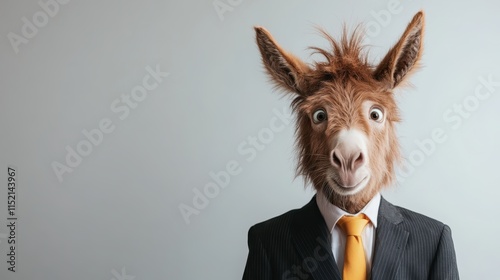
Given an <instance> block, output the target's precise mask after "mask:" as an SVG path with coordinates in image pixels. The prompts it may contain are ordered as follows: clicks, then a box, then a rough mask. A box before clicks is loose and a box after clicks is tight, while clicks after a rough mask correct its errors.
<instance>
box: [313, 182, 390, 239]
mask: <svg viewBox="0 0 500 280" xmlns="http://www.w3.org/2000/svg"><path fill="white" fill-rule="evenodd" d="M380 199H381V195H380V193H377V194H376V195H375V196H374V197H373V198H372V199H371V200H370V201H369V202H368V203H367V204H366V205H365V207H363V209H361V211H359V212H358V213H356V214H354V215H353V214H350V213H347V212H346V211H344V210H342V209H340V208H339V207H337V206H335V205H333V204H331V203H330V201H328V199H327V198H326V197H325V195H324V194H323V192H318V193H317V194H316V203H317V204H318V208H319V211H320V212H321V215H322V216H323V218H324V219H325V222H326V225H327V226H328V229H329V230H330V232H332V231H333V228H334V227H335V225H336V224H337V222H338V221H339V220H340V218H342V217H343V216H355V215H357V214H361V213H363V214H365V215H366V216H368V218H369V219H370V222H371V223H372V224H373V226H374V227H375V228H377V217H378V208H379V206H380Z"/></svg>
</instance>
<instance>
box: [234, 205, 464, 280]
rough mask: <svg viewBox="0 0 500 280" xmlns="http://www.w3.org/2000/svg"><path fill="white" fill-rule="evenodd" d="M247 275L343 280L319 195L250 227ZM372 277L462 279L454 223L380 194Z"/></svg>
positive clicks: (250, 278)
mask: <svg viewBox="0 0 500 280" xmlns="http://www.w3.org/2000/svg"><path fill="white" fill-rule="evenodd" d="M248 247H249V253H248V259H247V263H246V267H245V272H244V274H243V279H244V280H264V279H266V280H271V279H276V280H278V279H279V280H299V279H314V280H333V279H335V280H340V279H342V276H341V275H342V273H340V271H339V269H338V267H337V265H336V262H335V260H334V257H333V254H332V246H331V234H330V232H329V230H328V229H327V226H326V223H325V221H324V219H323V216H322V215H321V213H320V211H319V208H318V205H317V204H316V198H315V197H313V199H312V200H311V201H310V202H309V203H308V204H307V205H305V206H304V207H302V208H301V209H296V210H292V211H289V212H287V213H285V214H283V215H281V216H278V217H275V218H272V219H270V220H268V221H265V222H262V223H259V224H257V225H254V226H252V227H251V228H250V230H249V232H248ZM371 279H372V280H391V279H394V280H406V279H412V280H413V279H419V280H420V279H436V280H437V279H439V280H443V279H451V280H455V279H459V276H458V268H457V263H456V257H455V249H454V246H453V240H452V237H451V231H450V228H449V227H448V226H447V225H445V224H443V223H441V222H438V221H436V220H433V219H431V218H428V217H426V216H424V215H421V214H418V213H415V212H412V211H410V210H407V209H404V208H401V207H397V206H394V205H392V204H390V203H389V202H387V201H386V200H385V199H384V198H382V199H381V202H380V208H379V214H378V225H377V229H376V236H375V251H374V256H373V263H372V271H371Z"/></svg>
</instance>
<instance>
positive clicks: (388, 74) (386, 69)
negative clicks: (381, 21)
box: [374, 11, 424, 89]
mask: <svg viewBox="0 0 500 280" xmlns="http://www.w3.org/2000/svg"><path fill="white" fill-rule="evenodd" d="M423 32H424V13H423V12H422V11H420V12H418V13H417V14H416V15H415V16H414V17H413V19H412V21H411V22H410V24H408V27H406V30H405V32H404V33H403V36H401V38H400V39H399V41H398V42H397V43H396V45H394V47H392V49H391V50H389V52H388V53H387V55H386V56H385V57H384V59H383V60H382V61H381V62H380V64H379V65H378V67H377V69H376V70H375V72H374V77H375V79H377V80H379V81H382V82H385V83H386V84H387V85H388V87H389V88H391V89H392V88H395V87H396V86H398V85H399V84H400V83H401V82H403V81H404V80H405V77H407V76H408V74H409V73H411V72H412V71H413V70H415V69H417V68H418V66H419V61H420V57H421V56H422V50H423V46H422V45H423Z"/></svg>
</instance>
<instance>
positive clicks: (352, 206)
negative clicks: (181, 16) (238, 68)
mask: <svg viewBox="0 0 500 280" xmlns="http://www.w3.org/2000/svg"><path fill="white" fill-rule="evenodd" d="M423 29H424V15H423V13H422V12H418V13H417V14H416V15H415V16H414V18H413V20H412V21H411V22H410V23H409V25H408V27H407V28H406V30H405V32H404V33H403V35H402V36H401V38H400V39H399V41H398V42H397V43H396V44H395V45H394V46H393V47H392V49H390V50H389V52H388V53H387V55H386V56H385V57H384V58H383V59H382V61H381V62H380V63H379V64H378V65H377V66H372V65H371V64H370V63H368V60H367V57H366V55H365V54H364V52H363V51H362V45H361V42H362V39H363V38H362V36H361V33H360V32H359V30H355V32H354V33H353V34H352V35H351V36H348V35H347V34H346V32H345V30H344V33H343V36H342V38H341V39H340V40H335V39H333V38H332V37H331V36H330V35H328V34H326V33H325V32H323V33H324V35H325V37H326V38H327V39H328V40H329V42H330V43H331V46H332V49H331V51H329V50H324V49H320V48H316V47H312V48H311V49H313V50H315V51H316V52H317V53H319V54H321V55H323V56H324V57H325V61H321V62H315V63H314V64H313V65H308V64H306V63H304V62H303V61H301V60H300V59H299V58H297V57H295V56H293V55H292V54H290V53H288V52H286V51H285V50H284V49H282V48H281V47H280V46H279V45H278V44H277V43H276V41H275V40H274V38H273V37H272V36H271V34H270V33H269V32H268V31H267V30H266V29H264V28H263V27H256V28H255V31H256V36H257V37H256V38H257V44H258V46H259V49H260V52H261V55H262V61H263V64H264V66H265V68H266V70H267V73H268V74H269V76H270V77H271V79H272V81H273V82H274V83H275V84H276V86H277V87H278V88H281V89H283V90H285V91H287V92H289V93H290V94H292V95H293V96H294V99H293V101H292V108H293V111H294V113H295V114H296V117H297V123H296V137H297V139H296V145H297V149H298V152H299V155H298V167H297V175H302V176H304V178H305V180H306V182H310V183H312V185H313V186H314V188H315V189H316V190H317V191H318V192H322V193H323V194H324V195H325V196H326V197H327V198H328V199H329V200H330V202H332V203H333V204H335V205H337V206H338V207H340V208H342V209H344V210H346V211H348V212H351V213H355V212H358V211H359V210H361V209H362V208H363V207H364V206H365V205H366V203H368V201H369V200H370V199H371V198H372V197H373V196H374V195H375V194H376V193H377V192H379V191H380V190H381V189H382V188H383V187H385V186H388V185H390V184H391V182H393V181H394V178H395V170H394V165H395V163H396V162H397V161H398V160H399V157H400V154H399V144H398V141H397V137H396V133H395V123H396V122H398V121H399V113H398V108H397V105H396V101H395V98H394V93H393V91H394V89H395V88H397V87H398V86H400V85H402V84H404V82H405V81H406V79H407V77H408V76H409V74H410V73H411V72H412V71H413V70H415V69H416V68H417V67H418V63H419V60H420V57H421V54H422V36H423Z"/></svg>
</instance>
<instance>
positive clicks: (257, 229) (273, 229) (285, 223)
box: [249, 209, 299, 236]
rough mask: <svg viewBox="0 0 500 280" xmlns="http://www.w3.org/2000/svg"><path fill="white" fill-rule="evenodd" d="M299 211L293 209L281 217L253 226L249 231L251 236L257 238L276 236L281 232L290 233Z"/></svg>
mask: <svg viewBox="0 0 500 280" xmlns="http://www.w3.org/2000/svg"><path fill="white" fill-rule="evenodd" d="M297 211H299V209H293V210H290V211H288V212H286V213H283V214H281V215H279V216H276V217H273V218H271V219H268V220H265V221H263V222H260V223H257V224H255V225H253V226H252V227H251V228H250V230H249V235H251V234H255V235H257V236H269V235H275V234H278V233H279V232H288V230H287V229H289V228H290V225H291V221H292V219H293V217H294V216H295V214H296V213H297Z"/></svg>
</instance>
